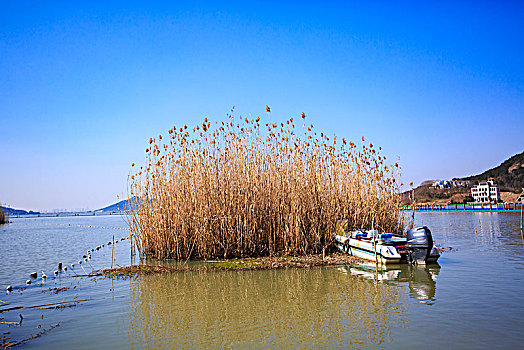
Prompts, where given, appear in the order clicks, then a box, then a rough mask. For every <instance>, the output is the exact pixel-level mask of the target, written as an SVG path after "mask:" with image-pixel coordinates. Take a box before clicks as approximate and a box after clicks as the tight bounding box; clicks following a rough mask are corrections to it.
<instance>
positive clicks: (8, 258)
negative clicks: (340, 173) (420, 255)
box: [0, 213, 524, 349]
mask: <svg viewBox="0 0 524 350" xmlns="http://www.w3.org/2000/svg"><path fill="white" fill-rule="evenodd" d="M519 220H520V216H519V214H512V213H417V217H416V221H417V223H418V224H424V225H427V226H428V227H430V229H431V230H432V232H433V235H434V239H435V241H436V242H437V243H438V244H440V245H442V246H444V247H452V248H453V250H452V251H450V252H445V253H443V255H442V257H441V258H440V260H439V265H433V266H430V267H411V266H397V267H393V268H390V269H388V270H382V271H381V270H379V271H377V270H376V269H375V267H374V266H364V265H363V266H342V267H324V268H314V269H308V270H305V269H289V270H273V271H240V272H239V271H225V272H180V273H173V274H162V275H152V276H145V277H140V278H137V279H132V280H122V279H114V280H112V279H96V278H86V277H75V273H77V274H84V270H85V272H89V271H92V269H98V268H102V267H109V266H110V264H111V254H112V250H111V247H109V248H108V247H104V248H103V249H102V250H100V251H97V252H94V253H93V254H92V256H93V258H92V260H90V261H89V263H85V262H84V263H83V264H82V265H81V267H79V266H78V260H80V259H81V258H82V255H84V254H85V252H86V250H88V249H91V248H94V247H96V246H97V245H100V244H102V243H106V244H107V242H108V241H110V240H112V237H113V235H114V236H115V238H120V237H123V236H126V235H127V234H128V232H127V231H126V227H127V224H126V222H125V221H124V220H123V218H122V217H120V216H102V217H99V216H97V217H69V218H64V217H60V218H37V219H28V218H20V219H11V221H12V223H10V224H9V225H4V226H1V227H0V258H1V265H0V266H1V268H0V286H2V292H1V293H2V294H1V296H0V300H1V302H0V310H1V309H6V308H9V307H15V306H24V307H31V306H36V305H42V304H50V303H57V302H68V304H66V305H70V304H71V303H70V302H71V301H75V300H76V301H80V302H78V303H77V304H76V307H71V308H69V307H68V308H62V309H41V308H38V307H37V308H30V309H27V308H24V309H18V310H13V311H9V312H4V313H0V322H19V321H20V316H19V315H20V314H22V316H23V321H22V324H21V325H7V324H5V323H2V324H0V338H4V337H5V339H6V341H18V340H21V339H24V338H28V337H31V336H33V335H36V334H38V333H40V332H42V331H43V330H46V329H49V328H50V327H51V326H54V325H57V324H59V326H58V327H56V328H54V329H52V330H50V331H48V332H46V333H45V334H43V335H41V336H40V337H38V338H36V339H32V340H29V341H27V342H26V343H24V345H23V346H24V347H28V348H32V347H34V348H39V349H41V348H57V347H61V348H65V347H67V348H72V347H75V348H129V347H135V348H267V347H271V348H289V347H295V348H297V347H298V348H319V347H331V348H413V347H415V346H417V347H424V348H441V347H452V348H472V347H474V348H510V347H512V348H515V347H516V348H519V347H522V344H523V342H524V335H523V334H524V332H523V331H522V329H524V281H523V274H524V243H523V241H522V238H521V237H520V232H519ZM114 254H115V257H116V259H115V260H116V264H118V265H124V264H129V263H130V262H131V261H130V248H129V242H128V241H123V242H120V243H118V244H117V245H116V246H115V251H114ZM58 262H63V263H67V264H71V263H73V262H74V263H76V264H77V265H76V266H75V268H74V271H71V268H69V270H68V271H67V272H64V273H62V274H59V275H58V277H57V278H56V279H55V278H52V276H53V271H54V270H56V265H57V263H58ZM33 271H37V272H38V274H39V278H40V273H41V271H45V273H46V274H47V275H48V276H49V278H48V279H47V281H46V282H44V283H42V282H41V280H40V279H37V280H34V281H33V283H32V284H31V285H30V286H29V287H28V288H26V289H23V290H22V289H20V288H24V287H26V286H25V281H26V280H27V279H28V278H29V273H30V272H33ZM6 285H13V286H14V287H15V290H14V291H13V292H12V293H10V294H7V293H6V292H5V286H6ZM63 287H66V288H69V290H64V291H62V292H59V293H55V292H54V291H53V290H52V289H53V288H63ZM50 289H51V290H50ZM43 307H46V306H43ZM1 342H2V339H0V343H1Z"/></svg>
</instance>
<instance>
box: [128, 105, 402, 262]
mask: <svg viewBox="0 0 524 350" xmlns="http://www.w3.org/2000/svg"><path fill="white" fill-rule="evenodd" d="M304 118H305V114H303V115H302V120H303V121H304V120H305V119H304ZM363 140H364V139H363ZM379 151H380V147H379V148H378V149H377V148H376V147H374V146H373V145H372V144H370V145H369V146H366V145H363V146H362V147H357V145H355V144H354V143H352V142H346V140H345V139H342V140H340V139H337V137H336V136H335V137H328V136H327V135H325V134H324V133H321V132H315V130H314V129H313V125H309V126H307V125H305V124H304V126H303V130H302V131H299V130H298V128H295V125H294V123H293V118H291V119H289V120H287V121H285V122H282V123H273V124H269V123H266V124H265V125H264V124H262V122H261V121H260V117H258V118H256V119H253V120H249V119H247V118H246V119H245V120H243V121H242V122H241V123H238V124H234V123H233V122H227V123H226V122H222V123H220V124H219V123H215V125H214V126H213V127H212V126H211V123H210V122H209V121H208V120H207V118H206V119H204V122H203V123H202V124H201V125H198V126H197V127H196V128H194V129H193V130H192V131H190V130H188V128H187V126H186V125H184V127H183V128H176V127H173V128H172V129H171V130H169V137H168V138H167V140H166V138H164V140H163V139H162V136H158V138H154V139H153V138H151V139H150V140H149V144H148V147H147V149H146V155H147V165H145V166H142V167H140V168H138V167H136V166H133V167H132V173H131V175H130V177H129V198H135V197H136V198H139V200H137V201H136V202H134V201H131V203H130V204H131V220H130V226H131V232H132V236H133V237H134V241H135V242H136V244H137V246H138V250H139V252H140V254H141V255H142V256H153V257H156V258H176V259H187V258H215V257H246V256H261V255H276V254H293V255H303V254H310V253H321V252H322V251H323V250H324V249H325V248H326V247H327V246H328V245H329V243H330V242H331V233H332V232H333V231H334V225H335V222H336V221H337V220H338V219H342V218H347V219H349V226H350V227H353V228H361V227H362V228H371V225H372V223H375V224H378V225H380V226H381V227H382V228H384V229H385V230H389V231H399V230H400V229H401V227H402V223H401V222H399V220H398V219H399V218H398V215H399V214H398V212H397V211H396V209H395V208H396V206H397V205H398V203H399V196H398V195H397V194H398V192H399V191H398V189H399V185H400V184H399V181H398V178H399V169H398V166H397V165H396V164H395V165H394V166H387V165H385V163H384V161H385V159H386V158H385V157H383V156H381V155H379Z"/></svg>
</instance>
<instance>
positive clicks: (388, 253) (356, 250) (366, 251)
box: [335, 236, 405, 265]
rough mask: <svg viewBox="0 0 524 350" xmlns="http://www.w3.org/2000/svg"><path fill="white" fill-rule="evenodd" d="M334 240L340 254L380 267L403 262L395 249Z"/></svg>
mask: <svg viewBox="0 0 524 350" xmlns="http://www.w3.org/2000/svg"><path fill="white" fill-rule="evenodd" d="M335 240H336V242H337V248H338V249H339V250H340V251H341V252H343V253H346V254H349V255H352V256H356V257H359V258H362V259H365V260H369V261H373V262H376V263H378V264H381V265H389V264H399V263H401V261H402V260H403V257H402V255H401V254H399V253H398V252H397V251H396V249H395V247H391V246H383V245H382V244H376V245H375V246H374V245H373V243H372V242H364V241H359V240H356V239H352V238H346V237H342V236H336V237H335ZM375 251H376V253H375ZM404 260H405V258H404Z"/></svg>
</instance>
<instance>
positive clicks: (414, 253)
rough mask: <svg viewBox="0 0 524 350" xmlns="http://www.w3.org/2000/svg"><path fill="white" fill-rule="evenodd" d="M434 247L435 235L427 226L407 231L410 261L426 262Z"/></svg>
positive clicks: (416, 262)
mask: <svg viewBox="0 0 524 350" xmlns="http://www.w3.org/2000/svg"><path fill="white" fill-rule="evenodd" d="M432 248H433V236H432V235H431V231H430V230H429V228H427V227H426V226H421V227H415V228H412V229H411V230H409V231H408V232H407V234H406V250H407V252H408V260H409V262H411V263H415V264H425V263H426V260H427V258H428V257H429V254H430V253H431V249H432Z"/></svg>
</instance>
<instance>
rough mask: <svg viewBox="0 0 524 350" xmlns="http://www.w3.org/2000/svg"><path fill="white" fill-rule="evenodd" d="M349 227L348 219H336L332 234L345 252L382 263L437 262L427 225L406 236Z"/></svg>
mask: <svg viewBox="0 0 524 350" xmlns="http://www.w3.org/2000/svg"><path fill="white" fill-rule="evenodd" d="M346 229H347V220H340V221H338V222H337V226H336V232H335V233H334V234H333V238H334V239H335V243H336V246H337V248H338V249H339V250H340V251H342V252H344V253H346V254H349V255H354V256H358V257H360V258H363V259H366V260H371V261H374V262H377V263H379V264H399V263H404V262H410V263H414V264H422V265H423V264H426V263H431V262H436V261H437V259H438V258H439V257H440V255H439V253H438V250H437V248H436V247H435V246H434V245H433V237H432V235H431V231H430V230H429V229H428V228H427V227H426V226H422V227H416V228H413V229H411V230H409V231H408V232H407V233H406V237H400V236H394V235H393V234H391V233H382V234H379V233H378V231H377V230H368V231H363V230H357V231H352V232H348V231H346Z"/></svg>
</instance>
